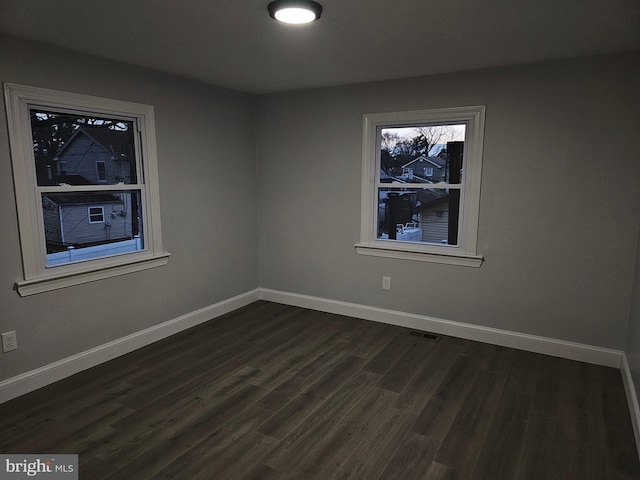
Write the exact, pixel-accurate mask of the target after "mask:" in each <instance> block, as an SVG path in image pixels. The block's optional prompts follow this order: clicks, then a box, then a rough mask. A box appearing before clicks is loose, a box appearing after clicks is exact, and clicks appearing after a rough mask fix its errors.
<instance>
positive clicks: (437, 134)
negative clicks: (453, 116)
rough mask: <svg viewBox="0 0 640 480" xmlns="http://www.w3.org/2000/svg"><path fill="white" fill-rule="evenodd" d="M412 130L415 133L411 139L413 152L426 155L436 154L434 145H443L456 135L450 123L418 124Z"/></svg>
mask: <svg viewBox="0 0 640 480" xmlns="http://www.w3.org/2000/svg"><path fill="white" fill-rule="evenodd" d="M413 130H414V132H415V133H416V136H415V137H413V139H412V146H413V150H414V152H413V153H414V154H419V155H426V156H430V155H437V154H438V152H436V151H433V149H434V147H436V146H437V145H444V144H446V143H447V142H449V141H451V140H453V139H454V138H455V136H456V131H455V129H454V128H453V127H452V126H451V125H433V126H419V127H415V128H414V129H413Z"/></svg>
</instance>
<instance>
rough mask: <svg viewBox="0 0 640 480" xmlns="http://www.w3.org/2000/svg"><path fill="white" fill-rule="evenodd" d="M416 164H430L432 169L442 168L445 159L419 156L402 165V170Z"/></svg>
mask: <svg viewBox="0 0 640 480" xmlns="http://www.w3.org/2000/svg"><path fill="white" fill-rule="evenodd" d="M416 162H419V163H423V162H425V163H430V164H431V165H433V166H434V167H438V168H443V167H444V166H445V165H446V163H447V159H446V158H442V157H425V156H424V155H420V156H419V157H417V158H414V159H413V160H411V161H410V162H408V163H405V164H404V165H402V168H405V167H408V166H409V165H411V164H412V163H416Z"/></svg>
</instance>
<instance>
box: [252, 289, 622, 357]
mask: <svg viewBox="0 0 640 480" xmlns="http://www.w3.org/2000/svg"><path fill="white" fill-rule="evenodd" d="M259 295H260V299H262V300H268V301H272V302H277V303H283V304H286V305H293V306H297V307H303V308H310V309H312V310H320V311H323V312H329V313H336V314H339V315H346V316H350V317H356V318H362V319H364V320H372V321H375V322H381V323H388V324H391V325H398V326H401V327H407V328H415V329H416V330H423V331H428V332H433V333H438V334H441V335H450V336H453V337H459V338H465V339H468V340H476V341H479V342H485V343H491V344H493V345H501V346H504V347H511V348H517V349H520V350H526V351H530V352H535V353H542V354H545V355H552V356H554V357H561V358H567V359H570V360H578V361H581V362H587V363H593V364H596V365H604V366H607V367H614V368H620V366H621V362H622V357H623V352H622V351H620V350H613V349H609V348H602V347H596V346H593V345H585V344H581V343H574V342H567V341H564V340H557V339H554V338H548V337H540V336H536V335H528V334H524V333H518V332H512V331H509V330H500V329H497V328H490V327H482V326H478V325H471V324H468V323H461V322H453V321H450V320H443V319H440V318H434V317H428V316H424V315H416V314H412V313H405V312H399V311H396V310H386V309H382V308H375V307H369V306H366V305H359V304H355V303H347V302H340V301H336V300H328V299H325V298H318V297H312V296H308V295H300V294H295V293H288V292H282V291H278V290H270V289H265V288H261V289H259Z"/></svg>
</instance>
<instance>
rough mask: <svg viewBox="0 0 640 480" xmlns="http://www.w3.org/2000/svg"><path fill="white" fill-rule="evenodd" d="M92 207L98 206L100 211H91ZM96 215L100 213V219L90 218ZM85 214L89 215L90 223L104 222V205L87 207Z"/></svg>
mask: <svg viewBox="0 0 640 480" xmlns="http://www.w3.org/2000/svg"><path fill="white" fill-rule="evenodd" d="M92 208H99V209H100V213H91V209H92ZM96 215H100V216H101V217H102V220H91V217H95V216H96ZM87 216H88V217H89V223H90V224H93V223H104V207H99V206H93V207H87Z"/></svg>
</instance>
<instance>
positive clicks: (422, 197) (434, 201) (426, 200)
mask: <svg viewBox="0 0 640 480" xmlns="http://www.w3.org/2000/svg"><path fill="white" fill-rule="evenodd" d="M416 197H417V199H418V201H419V202H420V204H419V205H417V206H416V210H417V211H422V210H426V209H428V208H433V207H435V206H437V205H440V204H441V203H444V202H445V201H447V200H448V199H449V194H448V193H447V192H446V191H445V190H443V189H439V190H436V189H434V190H420V191H419V192H416Z"/></svg>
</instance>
